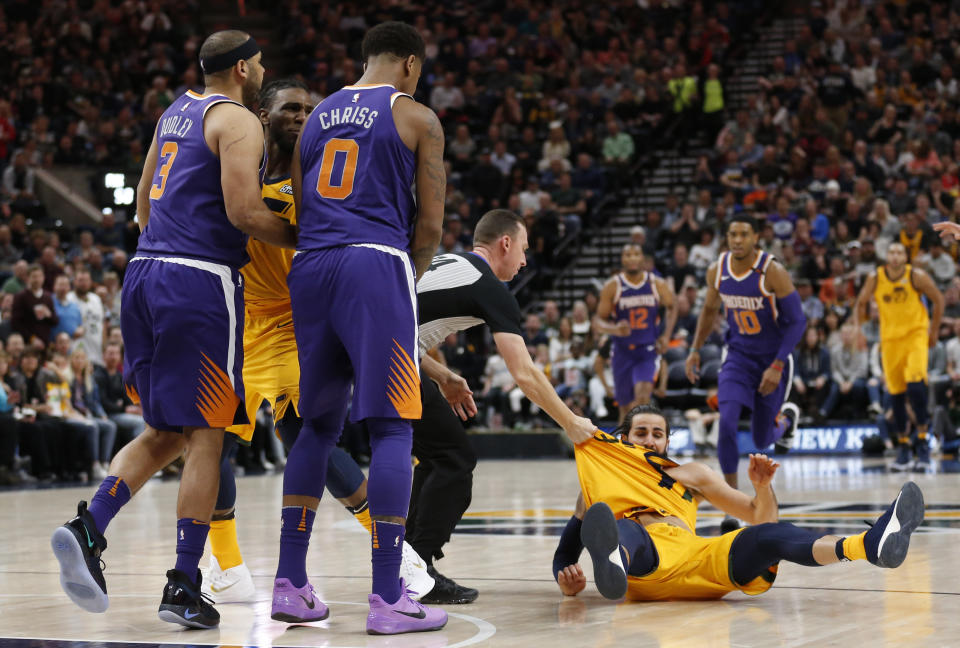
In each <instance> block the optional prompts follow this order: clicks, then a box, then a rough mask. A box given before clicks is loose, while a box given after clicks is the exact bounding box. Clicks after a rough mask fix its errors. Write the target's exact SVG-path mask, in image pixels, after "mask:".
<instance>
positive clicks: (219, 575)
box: [200, 556, 257, 604]
mask: <svg viewBox="0 0 960 648" xmlns="http://www.w3.org/2000/svg"><path fill="white" fill-rule="evenodd" d="M200 590H201V591H202V593H204V594H206V595H207V596H209V597H210V598H211V599H213V602H214V603H215V604H220V603H252V602H253V601H254V600H256V597H257V590H256V588H255V587H254V586H253V576H252V575H251V574H250V570H249V569H248V568H247V565H246V564H245V563H240V564H239V565H237V566H235V567H231V568H230V569H220V563H218V562H217V559H216V557H214V556H210V567H209V568H208V569H207V573H205V574H204V575H203V584H202V585H201V586H200Z"/></svg>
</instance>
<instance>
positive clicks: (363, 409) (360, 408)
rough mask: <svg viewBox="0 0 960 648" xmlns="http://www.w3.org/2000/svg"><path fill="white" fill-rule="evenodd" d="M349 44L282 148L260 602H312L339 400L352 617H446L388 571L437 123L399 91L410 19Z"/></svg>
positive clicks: (403, 488) (439, 147)
mask: <svg viewBox="0 0 960 648" xmlns="http://www.w3.org/2000/svg"><path fill="white" fill-rule="evenodd" d="M361 48H362V56H363V60H364V66H365V67H364V74H363V76H362V77H361V79H360V81H359V82H358V83H357V84H356V85H352V86H346V87H344V88H343V89H341V90H339V91H337V92H334V93H333V94H331V95H330V96H329V97H327V98H326V99H324V100H323V101H322V102H320V104H318V105H317V106H316V108H314V110H313V112H312V113H311V114H310V118H309V119H308V120H307V121H306V123H305V124H304V126H303V129H302V130H301V132H300V139H299V141H298V143H297V147H296V149H295V151H294V155H293V165H292V168H291V179H292V182H293V195H294V201H295V202H296V213H297V220H298V222H299V227H300V232H299V242H298V246H297V250H298V252H297V255H296V256H295V257H294V259H293V265H292V267H291V270H290V274H289V275H288V277H287V284H288V286H289V287H290V300H291V305H292V308H293V327H294V332H295V334H296V338H297V349H298V355H299V358H300V395H301V397H300V403H299V410H300V415H301V416H302V417H303V428H302V430H301V431H300V434H299V436H298V437H297V440H296V442H295V443H294V445H293V448H292V449H291V451H290V456H289V458H288V460H287V466H286V470H285V471H284V480H283V509H282V513H281V517H282V527H281V532H280V562H279V565H278V568H277V576H276V580H275V581H274V590H273V611H272V614H271V616H272V617H273V618H274V619H279V620H284V621H289V622H298V621H301V620H317V619H320V618H323V617H325V616H326V614H327V609H326V606H325V605H324V604H323V603H322V602H320V601H319V600H318V599H317V598H316V595H315V593H314V591H313V588H312V587H311V585H310V583H309V582H308V580H307V574H306V554H307V547H308V544H309V539H310V530H311V527H312V524H313V520H314V517H315V512H316V511H315V509H316V503H317V500H318V499H319V498H320V496H321V495H322V493H323V488H324V484H325V481H326V472H327V458H328V457H329V455H330V452H331V450H332V449H333V447H334V444H335V443H336V440H337V438H338V437H339V436H340V432H341V429H342V425H343V420H344V416H345V414H346V410H347V405H348V404H351V409H350V418H351V419H352V420H353V421H361V420H362V421H365V422H366V426H367V429H368V430H369V432H370V444H371V447H372V455H373V456H372V458H371V462H370V477H369V482H368V484H367V500H368V501H369V504H370V516H371V518H372V520H373V528H372V535H371V544H372V553H373V560H372V562H373V593H372V594H370V597H369V603H370V613H369V615H368V617H367V632H368V633H370V634H399V633H403V632H417V631H422V630H436V629H439V628H441V627H443V626H444V625H445V624H446V622H447V615H446V613H445V612H444V611H442V610H439V609H431V608H427V607H424V606H423V605H421V604H419V603H417V602H415V601H413V600H411V599H410V597H409V596H408V595H407V593H406V592H405V588H404V585H403V582H402V581H401V580H400V578H399V569H400V561H401V548H402V546H403V537H404V521H405V518H406V515H407V507H408V505H409V503H410V484H411V478H412V467H411V462H410V452H411V445H412V436H413V431H412V426H411V423H410V421H411V419H418V418H420V415H421V404H420V372H419V365H418V361H417V358H418V356H419V354H418V342H417V296H416V290H415V288H414V286H415V282H416V280H417V279H419V277H420V276H421V275H422V274H423V273H424V272H425V271H426V270H427V268H428V267H429V266H430V262H431V260H432V258H433V253H434V251H435V250H436V249H437V245H438V244H439V242H440V233H441V226H442V221H443V199H444V192H445V186H446V176H445V173H444V168H443V144H444V138H443V129H442V128H441V126H440V121H439V120H438V119H437V116H436V114H434V112H433V111H432V110H430V109H429V108H427V107H425V106H422V105H420V104H418V103H417V102H416V101H414V100H413V98H412V97H411V95H412V94H413V92H414V91H415V90H416V88H417V82H418V81H419V79H420V71H421V69H422V66H423V61H424V57H425V45H424V42H423V39H422V38H421V36H420V34H419V33H418V32H417V31H416V30H415V29H413V28H412V27H410V26H409V25H405V24H402V23H398V22H386V23H381V24H380V25H377V26H376V27H374V28H373V29H371V30H370V31H368V32H367V34H366V36H365V37H364V39H363V44H362V46H361ZM414 179H416V201H414V195H413V193H412V192H411V186H413V185H414ZM411 257H412V259H411ZM351 383H352V385H353V396H352V399H351V397H350V389H351Z"/></svg>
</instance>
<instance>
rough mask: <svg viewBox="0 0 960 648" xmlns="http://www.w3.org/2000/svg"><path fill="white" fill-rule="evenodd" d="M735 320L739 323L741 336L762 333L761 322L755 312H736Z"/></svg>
mask: <svg viewBox="0 0 960 648" xmlns="http://www.w3.org/2000/svg"><path fill="white" fill-rule="evenodd" d="M733 319H734V320H736V322H737V328H739V329H740V335H756V334H757V333H759V332H760V320H759V319H758V318H757V314H756V313H754V312H753V311H748V310H735V311H733Z"/></svg>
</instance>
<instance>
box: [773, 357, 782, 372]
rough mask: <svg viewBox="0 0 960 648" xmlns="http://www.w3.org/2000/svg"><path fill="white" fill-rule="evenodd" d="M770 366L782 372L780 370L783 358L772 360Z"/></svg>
mask: <svg viewBox="0 0 960 648" xmlns="http://www.w3.org/2000/svg"><path fill="white" fill-rule="evenodd" d="M770 368H771V369H776V370H777V371H780V372H782V371H783V360H779V359H777V360H774V361H773V362H771V363H770Z"/></svg>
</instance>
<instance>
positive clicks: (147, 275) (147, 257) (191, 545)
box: [51, 31, 296, 628]
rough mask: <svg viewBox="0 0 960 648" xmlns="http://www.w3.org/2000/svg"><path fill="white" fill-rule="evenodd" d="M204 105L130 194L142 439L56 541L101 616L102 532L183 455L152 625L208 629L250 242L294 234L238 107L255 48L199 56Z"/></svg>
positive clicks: (257, 135) (238, 412)
mask: <svg viewBox="0 0 960 648" xmlns="http://www.w3.org/2000/svg"><path fill="white" fill-rule="evenodd" d="M200 66H201V68H202V69H203V71H204V84H205V86H206V87H205V89H204V93H203V94H202V95H199V94H196V93H194V92H192V91H189V90H188V91H187V92H186V94H184V95H182V96H181V97H179V98H178V99H176V100H175V101H174V102H173V103H172V104H171V105H170V107H169V108H167V110H166V111H164V113H163V115H161V117H160V122H159V124H158V125H157V128H156V131H155V133H154V138H153V142H152V144H151V145H150V150H149V152H148V153H147V156H146V161H145V163H144V167H143V174H142V176H141V179H140V184H139V185H138V187H137V217H138V222H139V224H140V227H141V230H142V233H141V235H140V241H139V244H138V246H137V254H136V256H135V257H134V258H133V259H131V261H130V268H129V270H128V271H127V276H126V280H125V281H124V284H123V313H122V317H121V328H122V331H123V341H124V344H125V346H126V354H125V355H126V357H125V362H124V370H123V375H124V380H125V382H126V386H127V391H128V393H129V394H131V396H133V397H134V398H135V399H139V400H140V404H141V405H142V407H143V417H144V419H145V420H146V422H147V428H146V431H144V433H143V434H141V435H140V436H138V437H137V438H136V439H134V440H133V441H132V442H131V443H129V444H128V445H126V446H125V447H124V448H123V449H122V450H121V451H120V452H119V453H118V454H117V456H116V457H115V458H114V460H113V462H112V463H111V465H110V476H108V477H107V478H106V479H105V480H104V481H103V483H102V484H101V485H100V488H99V490H97V493H96V494H95V495H94V497H93V499H92V501H91V502H90V506H89V508H87V506H86V503H85V502H81V503H80V506H79V511H78V515H77V517H76V518H74V519H73V520H70V521H69V522H68V523H66V524H65V525H63V526H62V527H60V528H58V529H57V530H56V531H55V532H54V534H53V537H52V538H51V545H52V547H53V551H54V554H55V555H56V557H57V559H58V560H59V561H60V583H61V585H62V586H63V589H64V591H65V592H66V593H67V595H68V596H69V597H70V598H71V599H72V600H73V601H74V603H76V604H77V605H79V606H80V607H82V608H84V609H85V610H88V611H91V612H103V611H105V610H106V609H107V605H108V599H107V588H106V584H105V582H104V579H103V573H102V572H101V568H100V554H101V552H102V551H103V550H104V549H106V547H107V542H106V540H105V539H104V536H103V534H104V532H105V531H106V529H107V524H109V522H110V521H111V520H112V519H113V517H114V516H115V515H116V514H117V512H118V511H119V509H120V507H121V506H123V505H124V504H125V503H126V502H127V501H129V499H130V496H131V495H132V494H133V493H136V492H137V490H138V489H139V488H140V487H141V486H143V484H144V483H145V482H146V481H147V479H149V478H150V477H151V476H152V475H153V474H154V473H155V472H156V471H158V470H159V469H161V468H162V467H163V466H165V465H166V464H168V463H169V462H170V461H172V460H173V459H175V458H176V457H178V456H180V454H182V453H185V463H184V468H183V476H182V478H181V481H180V494H179V497H178V500H177V518H178V519H177V563H176V568H175V569H171V570H170V571H168V572H167V585H166V587H165V588H164V593H163V599H162V602H161V604H160V611H159V616H160V618H161V619H163V620H164V621H170V622H174V623H180V624H182V625H185V626H189V627H197V628H211V627H214V626H216V625H217V624H219V622H220V615H219V614H218V613H217V611H216V610H215V609H214V608H213V606H211V605H210V604H209V603H207V602H206V601H204V600H203V599H202V598H201V595H200V585H201V583H200V571H199V570H198V569H197V565H198V563H199V561H200V557H201V555H202V554H203V545H204V542H205V541H206V537H207V531H208V530H209V525H210V518H211V515H212V513H213V506H214V501H215V500H216V498H217V488H218V486H219V477H218V475H219V470H218V465H219V462H220V448H221V444H222V443H223V431H224V428H225V427H227V426H228V425H231V424H233V423H237V422H241V421H243V422H245V421H246V415H245V413H244V412H245V410H244V405H243V382H242V379H241V369H242V365H243V344H242V340H243V285H242V283H241V280H240V272H239V268H240V266H242V265H243V264H244V263H246V261H247V253H246V245H247V234H250V235H253V236H256V237H257V238H259V239H261V240H264V241H266V242H268V243H271V244H274V245H280V246H283V247H293V246H294V245H295V243H296V230H295V229H294V228H293V227H292V226H290V225H289V224H287V223H286V222H285V221H283V220H280V219H279V218H277V217H276V216H274V214H273V213H272V212H271V211H270V210H269V209H268V208H267V206H266V205H265V204H264V203H263V200H262V199H261V197H260V180H261V174H262V171H263V161H264V146H263V129H262V127H261V125H260V122H259V121H258V120H257V117H256V116H255V115H254V114H253V113H252V112H250V111H249V110H248V109H247V108H245V107H244V106H245V105H250V104H252V103H253V101H254V99H255V98H256V94H257V91H258V90H259V89H260V83H261V81H262V80H263V72H264V70H263V66H262V65H261V64H260V48H259V47H258V46H257V44H256V41H254V39H253V38H251V37H250V36H249V35H248V34H245V33H244V32H240V31H222V32H217V33H215V34H212V35H211V36H210V37H209V38H207V40H206V41H204V43H203V46H202V47H201V48H200Z"/></svg>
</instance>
